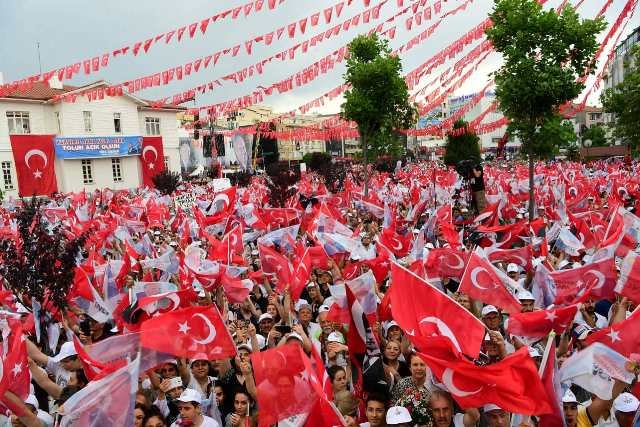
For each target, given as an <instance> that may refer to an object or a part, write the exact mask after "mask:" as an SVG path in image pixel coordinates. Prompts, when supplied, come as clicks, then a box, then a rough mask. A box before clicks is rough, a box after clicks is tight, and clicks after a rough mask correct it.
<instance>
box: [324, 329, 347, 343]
mask: <svg viewBox="0 0 640 427" xmlns="http://www.w3.org/2000/svg"><path fill="white" fill-rule="evenodd" d="M327 342H339V343H340V344H344V337H343V336H342V334H341V333H340V332H336V331H333V332H331V333H330V334H329V336H328V337H327Z"/></svg>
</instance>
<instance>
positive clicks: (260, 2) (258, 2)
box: [254, 0, 264, 12]
mask: <svg viewBox="0 0 640 427" xmlns="http://www.w3.org/2000/svg"><path fill="white" fill-rule="evenodd" d="M263 4H264V0H256V4H255V8H254V9H255V11H256V12H260V11H261V10H262V5H263Z"/></svg>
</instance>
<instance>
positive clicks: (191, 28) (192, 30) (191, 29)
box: [189, 22, 198, 38]
mask: <svg viewBox="0 0 640 427" xmlns="http://www.w3.org/2000/svg"><path fill="white" fill-rule="evenodd" d="M197 28H198V23H197V22H194V23H193V24H190V25H189V37H191V38H193V35H194V34H195V33H196V29H197Z"/></svg>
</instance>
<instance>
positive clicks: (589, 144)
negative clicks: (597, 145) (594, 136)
mask: <svg viewBox="0 0 640 427" xmlns="http://www.w3.org/2000/svg"><path fill="white" fill-rule="evenodd" d="M582 145H583V146H584V148H586V149H587V158H589V148H590V147H591V145H593V142H592V141H591V140H590V139H585V140H584V141H582Z"/></svg>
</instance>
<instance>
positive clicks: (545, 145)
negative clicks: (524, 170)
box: [507, 114, 577, 160]
mask: <svg viewBox="0 0 640 427" xmlns="http://www.w3.org/2000/svg"><path fill="white" fill-rule="evenodd" d="M507 132H509V133H510V134H516V135H517V134H519V129H518V127H517V125H516V124H515V123H510V124H509V127H508V128H507ZM576 140H577V136H576V133H575V131H574V130H573V125H572V124H571V122H569V121H567V120H563V119H562V118H561V117H560V116H558V115H557V114H554V115H552V116H550V117H549V118H548V119H547V120H545V121H544V123H543V124H542V126H540V129H538V132H536V133H535V134H534V135H533V139H532V140H530V141H523V143H522V149H521V150H522V153H526V154H527V156H528V155H529V153H530V152H532V153H533V157H534V158H535V159H540V160H547V159H550V158H552V157H553V156H555V155H557V154H558V153H559V152H560V148H567V147H569V146H570V145H571V144H574V143H575V142H576ZM530 146H531V147H530ZM530 149H531V150H530Z"/></svg>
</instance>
